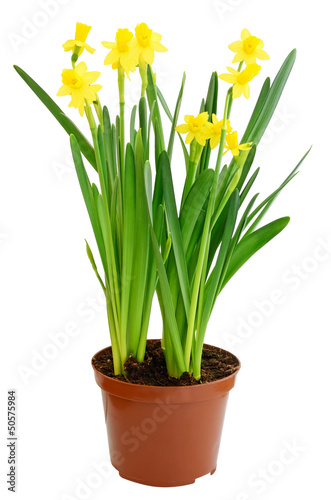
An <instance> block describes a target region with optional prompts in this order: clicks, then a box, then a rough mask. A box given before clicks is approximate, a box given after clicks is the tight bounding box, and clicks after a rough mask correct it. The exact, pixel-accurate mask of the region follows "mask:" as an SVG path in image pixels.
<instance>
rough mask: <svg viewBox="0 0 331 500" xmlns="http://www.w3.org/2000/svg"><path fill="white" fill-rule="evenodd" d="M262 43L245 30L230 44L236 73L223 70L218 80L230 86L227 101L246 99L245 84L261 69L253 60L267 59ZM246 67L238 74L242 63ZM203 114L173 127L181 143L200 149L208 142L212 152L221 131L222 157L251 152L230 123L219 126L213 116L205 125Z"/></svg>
mask: <svg viewBox="0 0 331 500" xmlns="http://www.w3.org/2000/svg"><path fill="white" fill-rule="evenodd" d="M263 46H264V44H263V41H262V40H261V39H260V38H257V37H255V36H252V35H251V33H250V32H249V31H248V30H247V29H243V30H242V32H241V40H238V41H236V42H233V43H231V44H230V45H229V49H230V50H232V51H233V52H236V55H235V57H234V59H233V61H232V63H236V62H238V63H239V68H238V70H235V69H234V68H231V67H227V70H228V71H229V73H222V74H221V75H219V78H220V79H221V80H224V81H225V82H227V83H231V84H232V85H233V86H232V90H231V97H232V99H236V98H238V97H240V96H241V95H244V96H245V97H246V99H248V98H249V96H250V88H249V82H250V81H251V80H252V79H253V78H254V77H255V76H257V75H258V73H259V71H260V69H261V66H260V65H259V64H257V63H256V59H260V60H266V59H269V56H268V54H267V53H266V52H265V51H264V50H262V49H263ZM244 62H245V64H246V67H245V68H244V69H243V70H241V68H242V65H243V63H244ZM208 119H209V116H208V113H207V112H203V113H200V114H199V115H198V116H196V117H195V116H193V115H186V116H185V117H184V120H185V123H184V124H183V125H178V126H177V127H176V130H177V132H179V133H180V134H187V136H186V140H185V143H186V144H190V143H192V141H194V140H195V141H196V142H197V143H198V144H199V145H200V146H205V144H206V142H207V140H208V139H209V140H210V142H209V144H210V148H211V149H215V148H216V147H217V146H218V145H219V144H220V140H221V135H222V130H225V134H226V135H225V144H224V153H223V154H225V153H227V152H228V151H231V153H232V155H233V156H238V155H239V152H240V151H247V150H249V149H250V148H251V146H252V143H245V144H239V143H238V133H237V132H236V131H232V127H231V125H230V120H229V119H227V120H226V124H225V125H224V126H223V120H218V119H217V116H216V115H215V114H213V115H212V117H211V119H212V121H211V122H209V121H208Z"/></svg>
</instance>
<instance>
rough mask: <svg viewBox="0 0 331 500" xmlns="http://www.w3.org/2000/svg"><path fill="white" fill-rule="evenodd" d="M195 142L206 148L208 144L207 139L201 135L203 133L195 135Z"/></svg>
mask: <svg viewBox="0 0 331 500" xmlns="http://www.w3.org/2000/svg"><path fill="white" fill-rule="evenodd" d="M188 135H189V134H188ZM195 140H196V141H197V143H198V144H200V146H204V145H205V144H206V138H205V137H204V136H203V134H201V132H197V133H196V134H195Z"/></svg>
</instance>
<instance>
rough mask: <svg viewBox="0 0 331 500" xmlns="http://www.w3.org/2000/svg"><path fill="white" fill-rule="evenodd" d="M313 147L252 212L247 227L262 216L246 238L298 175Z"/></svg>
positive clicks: (248, 231) (251, 227)
mask: <svg viewBox="0 0 331 500" xmlns="http://www.w3.org/2000/svg"><path fill="white" fill-rule="evenodd" d="M310 150H311V147H310V148H309V149H308V151H307V152H306V153H305V154H304V155H303V157H302V158H301V160H300V161H299V163H298V164H297V165H296V166H295V168H294V169H293V170H292V172H291V173H290V174H289V175H288V176H287V177H286V179H285V180H284V181H283V182H282V184H281V185H280V186H279V187H278V188H277V189H276V190H275V191H274V192H273V193H271V194H270V195H269V196H268V197H267V198H266V199H265V200H263V201H262V203H260V205H259V206H258V207H257V208H256V209H255V210H254V211H253V212H252V214H251V215H250V216H249V217H248V219H247V225H248V224H249V223H250V222H251V221H252V220H253V219H254V217H255V216H256V215H257V214H258V213H259V212H261V210H262V212H261V213H260V215H259V216H258V217H257V218H256V219H255V221H254V222H253V224H252V225H251V226H250V227H249V229H248V230H247V231H246V233H245V235H244V238H245V237H246V235H248V234H250V233H251V232H252V231H253V230H254V229H255V228H256V227H257V226H258V224H259V223H260V221H261V220H262V219H263V217H264V215H265V214H266V213H267V211H268V210H269V208H270V207H271V205H272V204H273V202H274V201H275V199H276V198H277V196H278V195H279V193H280V192H281V191H282V190H283V189H284V187H285V186H286V185H287V184H288V183H289V182H290V181H291V180H292V179H293V178H294V177H295V176H296V175H297V173H298V169H299V167H300V165H301V164H302V162H303V161H304V160H305V158H306V157H307V155H308V154H309V153H310Z"/></svg>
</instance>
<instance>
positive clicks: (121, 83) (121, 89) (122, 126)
mask: <svg viewBox="0 0 331 500" xmlns="http://www.w3.org/2000/svg"><path fill="white" fill-rule="evenodd" d="M118 92H119V101H120V172H121V183H122V188H123V185H124V161H125V122H124V115H125V73H124V69H123V68H122V66H121V65H120V64H119V65H118Z"/></svg>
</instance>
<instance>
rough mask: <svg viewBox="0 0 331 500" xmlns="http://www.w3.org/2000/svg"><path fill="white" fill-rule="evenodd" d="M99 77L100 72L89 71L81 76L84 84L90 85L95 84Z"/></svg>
mask: <svg viewBox="0 0 331 500" xmlns="http://www.w3.org/2000/svg"><path fill="white" fill-rule="evenodd" d="M100 75H101V73H100V71H89V72H88V73H86V74H85V75H84V76H83V80H84V83H87V84H90V83H93V82H95V80H97V79H98V78H99V76H100Z"/></svg>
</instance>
